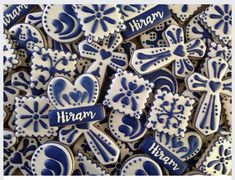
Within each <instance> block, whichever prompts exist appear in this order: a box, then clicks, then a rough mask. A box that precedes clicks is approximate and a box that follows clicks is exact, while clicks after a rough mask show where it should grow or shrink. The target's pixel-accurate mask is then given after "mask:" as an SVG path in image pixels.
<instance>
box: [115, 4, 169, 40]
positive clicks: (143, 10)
mask: <svg viewBox="0 0 235 180" xmlns="http://www.w3.org/2000/svg"><path fill="white" fill-rule="evenodd" d="M117 6H118V8H119V9H120V13H121V14H122V15H123V18H124V21H125V25H126V29H125V30H124V31H123V32H122V36H123V38H124V39H125V40H127V39H132V38H134V37H136V36H137V35H139V34H141V33H143V32H145V31H147V30H149V29H151V28H153V27H154V26H155V25H157V24H159V23H161V22H163V21H165V20H167V19H168V18H170V17H171V12H170V10H169V9H168V6H167V5H163V4H160V5H154V4H118V5H117Z"/></svg>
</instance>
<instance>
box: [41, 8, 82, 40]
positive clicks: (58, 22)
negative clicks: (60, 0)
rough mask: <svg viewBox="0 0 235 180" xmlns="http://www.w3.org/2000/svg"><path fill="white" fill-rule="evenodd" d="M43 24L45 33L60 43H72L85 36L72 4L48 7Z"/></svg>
mask: <svg viewBox="0 0 235 180" xmlns="http://www.w3.org/2000/svg"><path fill="white" fill-rule="evenodd" d="M42 24H43V28H44V30H45V32H46V33H47V34H48V35H49V36H50V37H51V38H52V39H54V40H56V41H58V42H62V43H72V42H74V41H77V40H79V39H80V38H81V37H82V35H83V32H82V27H81V24H80V23H79V20H78V17H77V16H76V14H75V12H74V8H73V5H72V4H63V5H62V4H49V5H47V6H46V7H45V8H44V10H43V15H42Z"/></svg>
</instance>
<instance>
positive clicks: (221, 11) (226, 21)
mask: <svg viewBox="0 0 235 180" xmlns="http://www.w3.org/2000/svg"><path fill="white" fill-rule="evenodd" d="M214 9H215V11H216V13H213V14H210V18H211V19H214V20H215V19H216V20H217V22H216V23H215V26H214V28H215V29H219V28H220V27H221V26H223V32H224V34H227V33H228V29H229V26H231V25H232V10H231V9H230V8H229V5H228V4H225V5H223V6H215V7H214Z"/></svg>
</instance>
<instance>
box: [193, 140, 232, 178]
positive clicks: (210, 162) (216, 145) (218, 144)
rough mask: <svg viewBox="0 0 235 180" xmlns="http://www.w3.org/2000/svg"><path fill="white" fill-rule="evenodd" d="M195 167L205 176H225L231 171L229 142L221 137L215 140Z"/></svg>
mask: <svg viewBox="0 0 235 180" xmlns="http://www.w3.org/2000/svg"><path fill="white" fill-rule="evenodd" d="M196 166H197V168H198V169H199V170H200V171H201V172H203V173H206V174H207V175H214V176H221V175H227V174H228V173H229V172H230V170H231V169H232V147H231V140H228V139H226V138H224V137H222V136H218V137H217V138H215V139H214V140H213V141H212V142H211V144H210V145H209V146H208V147H207V149H206V151H205V152H204V154H203V155H202V156H201V157H200V159H199V161H198V162H197V164H196Z"/></svg>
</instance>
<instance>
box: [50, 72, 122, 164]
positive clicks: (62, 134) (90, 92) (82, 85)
mask: <svg viewBox="0 0 235 180" xmlns="http://www.w3.org/2000/svg"><path fill="white" fill-rule="evenodd" d="M47 92H48V96H49V98H50V100H51V102H52V103H53V105H54V106H55V108H56V109H57V110H66V109H67V110H69V109H68V108H73V109H79V108H83V107H86V106H91V107H92V106H94V107H95V104H96V102H97V100H98V97H99V85H98V80H97V79H96V78H95V77H94V76H93V75H92V74H83V75H81V76H79V77H78V78H77V80H76V81H75V83H74V84H72V83H71V82H70V81H68V80H67V79H65V78H62V77H55V78H54V79H52V80H51V81H50V83H49V88H48V91H47ZM97 120H98V119H97ZM95 122H96V121H92V122H85V123H79V124H76V125H70V126H65V127H63V128H62V129H61V130H60V131H59V140H60V141H61V142H63V143H65V144H69V145H72V144H73V143H74V142H75V141H76V140H78V138H79V137H80V136H81V135H84V136H85V138H86V141H87V143H88V145H89V147H90V148H91V150H92V152H93V154H94V155H95V157H96V158H97V159H98V160H99V161H100V163H101V164H112V163H115V162H116V161H117V159H118V156H119V153H120V151H119V149H118V147H117V145H116V144H115V143H114V142H113V140H112V139H111V138H110V137H109V136H108V135H106V134H105V133H103V132H102V131H100V130H98V129H97V128H96V127H95V126H94V125H93V124H94V123H95Z"/></svg>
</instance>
